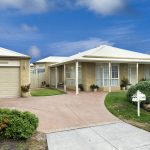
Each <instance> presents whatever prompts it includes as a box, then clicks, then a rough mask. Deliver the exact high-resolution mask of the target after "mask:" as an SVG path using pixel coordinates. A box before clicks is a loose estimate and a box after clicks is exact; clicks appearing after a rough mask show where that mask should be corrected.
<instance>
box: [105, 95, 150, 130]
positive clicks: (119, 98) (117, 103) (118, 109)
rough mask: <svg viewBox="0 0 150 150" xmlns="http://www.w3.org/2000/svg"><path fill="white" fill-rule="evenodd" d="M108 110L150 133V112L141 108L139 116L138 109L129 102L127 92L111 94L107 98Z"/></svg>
mask: <svg viewBox="0 0 150 150" xmlns="http://www.w3.org/2000/svg"><path fill="white" fill-rule="evenodd" d="M105 105H106V107H107V109H108V110H109V111H110V112H111V113H112V114H114V115H115V116H117V117H118V118H120V119H121V120H123V121H125V122H127V123H130V124H132V125H135V126H137V127H139V128H142V129H145V130H147V131H150V112H147V111H145V110H144V109H142V108H141V116H140V117H138V116H137V107H136V106H135V105H133V104H132V103H130V102H129V101H128V100H127V96H126V92H111V93H109V94H108V95H107V96H106V99H105Z"/></svg>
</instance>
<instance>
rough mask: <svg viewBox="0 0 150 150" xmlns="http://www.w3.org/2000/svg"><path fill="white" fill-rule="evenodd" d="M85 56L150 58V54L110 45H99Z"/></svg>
mask: <svg viewBox="0 0 150 150" xmlns="http://www.w3.org/2000/svg"><path fill="white" fill-rule="evenodd" d="M83 57H95V58H98V57H99V58H129V59H150V55H148V54H143V53H139V52H134V51H129V50H125V49H120V48H116V47H112V46H108V45H102V46H100V47H97V48H95V49H94V50H93V51H91V52H90V53H89V52H87V53H85V55H84V56H83Z"/></svg>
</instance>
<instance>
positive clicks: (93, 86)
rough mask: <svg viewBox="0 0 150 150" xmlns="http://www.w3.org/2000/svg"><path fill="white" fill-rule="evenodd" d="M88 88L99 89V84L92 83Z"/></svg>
mask: <svg viewBox="0 0 150 150" xmlns="http://www.w3.org/2000/svg"><path fill="white" fill-rule="evenodd" d="M90 89H91V90H92V91H93V90H94V89H99V86H98V85H95V84H92V85H91V86H90Z"/></svg>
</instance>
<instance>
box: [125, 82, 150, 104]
mask: <svg viewBox="0 0 150 150" xmlns="http://www.w3.org/2000/svg"><path fill="white" fill-rule="evenodd" d="M137 90H140V91H141V92H142V93H144V94H145V95H146V101H144V102H142V104H143V103H150V81H140V82H139V83H138V84H136V85H134V86H131V87H130V88H129V90H128V92H127V96H128V100H129V101H130V102H132V96H133V95H134V94H135V93H136V92H137Z"/></svg>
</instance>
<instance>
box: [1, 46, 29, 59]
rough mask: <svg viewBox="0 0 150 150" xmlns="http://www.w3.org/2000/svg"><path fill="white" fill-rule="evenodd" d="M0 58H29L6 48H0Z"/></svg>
mask: <svg viewBox="0 0 150 150" xmlns="http://www.w3.org/2000/svg"><path fill="white" fill-rule="evenodd" d="M0 57H27V58H30V57H29V56H27V55H24V54H21V53H18V52H15V51H12V50H9V49H6V48H2V47H0Z"/></svg>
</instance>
